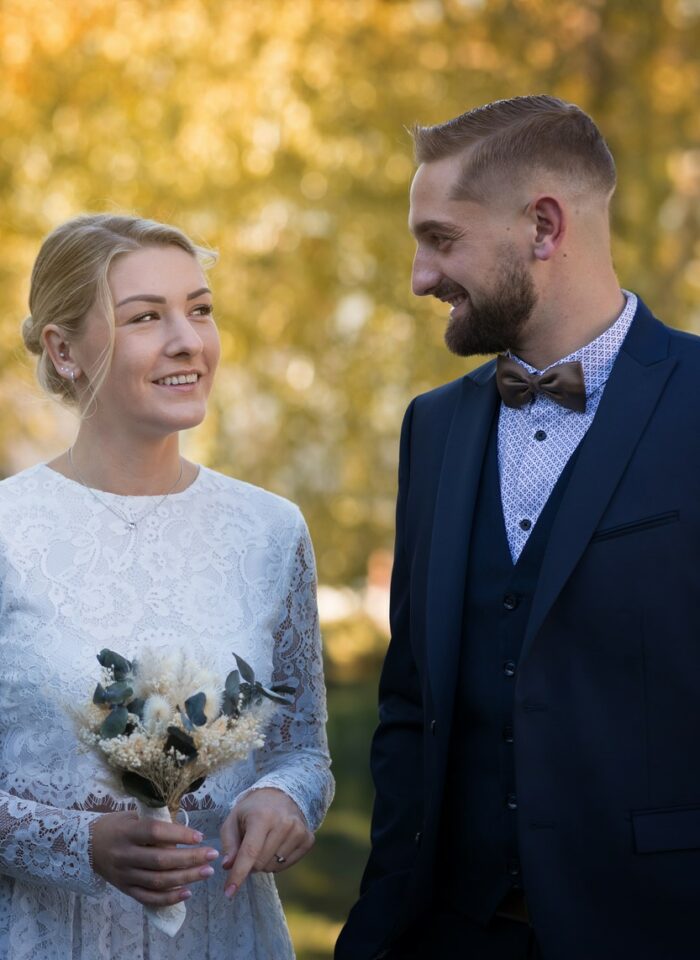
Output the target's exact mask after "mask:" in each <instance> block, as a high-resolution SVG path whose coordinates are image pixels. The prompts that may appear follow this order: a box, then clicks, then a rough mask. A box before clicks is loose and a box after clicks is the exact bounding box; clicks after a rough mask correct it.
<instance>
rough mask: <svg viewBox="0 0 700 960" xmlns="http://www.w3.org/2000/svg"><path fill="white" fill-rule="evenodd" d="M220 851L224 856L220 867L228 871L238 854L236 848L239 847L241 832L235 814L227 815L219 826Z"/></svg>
mask: <svg viewBox="0 0 700 960" xmlns="http://www.w3.org/2000/svg"><path fill="white" fill-rule="evenodd" d="M220 834H221V850H222V852H223V854H224V859H223V860H222V861H221V866H222V867H223V868H224V870H228V869H230V867H231V864H232V863H233V858H234V857H235V856H236V854H237V853H238V848H239V847H240V845H241V831H240V829H239V826H238V817H237V816H236V814H235V813H233V812H232V813H229V815H228V816H227V817H226V819H225V820H224V822H223V823H222V825H221V831H220Z"/></svg>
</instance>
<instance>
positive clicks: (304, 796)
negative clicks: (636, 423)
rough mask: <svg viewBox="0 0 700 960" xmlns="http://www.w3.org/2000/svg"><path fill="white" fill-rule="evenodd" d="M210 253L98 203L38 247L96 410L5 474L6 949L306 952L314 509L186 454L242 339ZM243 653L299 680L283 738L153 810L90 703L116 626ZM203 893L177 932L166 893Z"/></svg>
mask: <svg viewBox="0 0 700 960" xmlns="http://www.w3.org/2000/svg"><path fill="white" fill-rule="evenodd" d="M210 259H211V255H210V254H209V253H208V251H205V250H203V249H202V248H199V247H196V246H195V245H194V244H193V243H192V242H191V241H190V240H189V239H188V238H187V237H186V236H185V235H184V234H182V233H181V232H180V231H179V230H177V229H175V228H173V227H169V226H166V225H164V224H160V223H155V222H152V221H147V220H141V219H138V218H135V217H126V216H111V215H90V216H88V215H85V216H81V217H77V218H75V219H73V220H71V221H69V222H68V223H65V224H63V225H62V226H60V227H58V228H57V229H56V230H54V232H53V233H51V234H50V235H49V236H48V238H47V239H46V240H45V242H44V244H43V246H42V248H41V251H40V253H39V256H38V258H37V261H36V263H35V265H34V270H33V273H32V282H31V293H30V309H31V316H29V317H28V318H27V319H26V320H25V322H24V326H23V335H24V340H25V343H26V345H27V347H28V349H29V350H30V351H31V352H32V353H34V354H36V355H38V357H39V360H38V378H39V381H40V382H41V384H42V386H43V387H44V388H45V389H46V390H48V391H49V392H50V393H51V394H53V395H55V396H58V397H59V398H60V399H61V400H62V401H64V402H65V403H67V404H70V405H72V406H74V407H75V408H77V411H78V412H79V415H80V426H79V430H78V434H77V437H76V439H75V441H74V443H73V445H72V446H71V447H70V449H69V450H67V451H66V452H65V453H63V454H61V455H60V456H59V457H57V458H56V459H55V460H53V461H51V462H50V463H42V464H39V465H37V466H34V467H32V468H30V469H28V470H25V471H23V472H22V473H19V474H17V475H16V476H14V477H11V478H9V479H7V480H5V481H3V482H2V483H0V956H1V957H4V958H8V960H19V958H25V957H26V958H32V960H78V958H80V960H107V958H110V960H122V958H123V960H140V958H141V960H146V958H148V960H166V958H167V960H171V958H185V957H187V958H190V957H192V956H197V957H201V958H211V960H223V958H224V957H226V958H233V960H285V958H291V957H293V956H294V953H293V949H292V945H291V942H290V940H289V934H288V932H287V928H286V925H285V921H284V916H283V914H282V909H281V906H280V902H279V898H278V896H277V891H276V888H275V884H274V877H273V874H275V873H277V872H279V871H280V870H284V869H287V868H288V867H290V866H293V865H294V864H295V863H296V862H297V861H298V860H299V859H300V858H301V857H303V856H304V854H305V853H306V852H307V851H308V850H309V848H310V847H311V845H312V843H313V831H314V830H316V829H317V828H318V826H319V824H320V822H321V820H322V819H323V816H324V814H325V812H326V809H327V807H328V804H329V803H330V800H331V797H332V793H333V781H332V778H331V775H330V772H329V758H328V751H327V745H326V737H325V693H324V685H323V677H322V665H321V653H320V641H319V633H318V617H317V611H316V600H315V569H314V559H313V553H312V549H311V544H310V541H309V537H308V532H307V529H306V525H305V523H304V520H303V518H302V516H301V514H300V513H299V510H298V509H297V508H296V507H295V506H293V505H292V504H291V503H289V502H288V501H286V500H283V499H282V498H280V497H277V496H274V495H273V494H271V493H267V492H266V491H264V490H261V489H260V488H258V487H254V486H250V485H249V484H246V483H243V482H241V481H239V480H234V479H231V478H229V477H226V476H223V475H221V474H218V473H215V472H213V471H211V470H208V469H206V468H205V467H202V466H197V465H196V464H194V463H191V462H189V461H187V460H185V459H184V458H183V457H182V456H181V454H180V452H179V446H178V433H179V431H180V430H184V429H188V428H190V427H193V426H195V425H196V424H198V423H200V422H201V420H202V419H203V417H204V414H205V408H206V401H207V396H208V394H209V391H210V389H211V386H212V380H213V377H214V372H215V370H216V366H217V361H218V359H219V338H218V334H217V329H216V325H215V322H214V316H213V307H212V294H211V291H210V289H209V287H208V284H207V279H206V276H205V273H204V270H203V268H204V266H205V265H206V264H207V263H208V260H210ZM145 646H148V647H151V648H155V649H159V648H160V649H163V648H172V647H173V646H180V647H182V648H184V649H185V650H186V651H187V653H188V655H190V656H192V657H194V658H200V659H202V660H203V661H205V662H207V663H209V664H212V665H213V666H214V667H215V669H217V670H218V671H219V672H220V675H221V676H222V677H225V676H226V674H227V673H228V672H229V671H230V670H231V669H232V665H233V660H232V652H233V651H235V652H236V653H237V654H239V655H240V656H242V657H243V658H244V659H246V660H247V661H248V662H249V663H250V664H251V666H252V667H253V668H254V670H255V673H256V675H257V676H259V677H260V679H262V680H263V681H265V680H267V681H269V682H283V683H285V684H289V685H290V686H293V687H294V690H295V695H294V703H293V705H292V706H290V707H281V708H279V711H278V712H277V713H276V714H275V715H274V718H273V720H272V723H271V727H270V729H269V731H268V736H267V740H266V743H265V746H264V748H262V749H261V750H259V751H257V752H256V753H255V754H253V755H252V756H251V757H250V758H249V760H248V761H246V762H244V763H240V764H238V765H235V766H233V767H232V768H230V769H225V770H224V771H223V772H221V773H219V774H216V775H214V776H212V777H210V778H208V780H207V782H206V783H205V784H204V786H202V787H201V788H200V789H199V790H198V791H197V792H196V793H194V794H191V795H190V796H188V797H187V798H186V800H187V801H188V803H187V808H188V814H189V826H185V825H184V824H170V823H162V822H157V821H152V820H140V819H138V817H137V815H136V814H135V813H134V812H133V803H132V802H131V801H130V798H129V797H127V796H125V795H115V793H114V791H113V789H111V788H110V786H109V784H108V782H107V781H106V779H105V778H104V774H103V773H102V772H101V770H100V769H98V767H97V766H96V763H95V761H94V760H93V757H92V755H91V754H87V753H83V752H80V751H79V750H78V747H77V743H76V739H75V733H74V731H73V728H72V721H71V719H70V713H69V710H68V709H67V707H68V705H69V704H70V703H76V702H82V701H85V700H86V699H89V698H90V696H91V691H92V688H93V687H94V683H95V677H96V675H97V674H96V671H97V669H98V666H97V661H96V660H95V655H96V654H97V653H98V652H99V651H100V649H101V648H103V647H110V648H113V649H118V650H119V651H120V652H122V653H123V654H124V655H126V656H128V657H129V658H131V657H132V655H133V656H135V657H138V653H139V650H140V649H142V648H143V647H145ZM183 900H186V901H187V919H186V920H185V923H184V925H183V927H182V929H181V930H180V932H179V934H178V935H177V936H176V937H175V939H174V940H170V939H168V938H167V937H166V936H165V935H164V934H162V933H160V932H158V931H157V930H155V929H154V928H153V927H152V926H151V925H149V924H148V923H147V922H146V921H145V920H144V913H143V908H142V905H148V906H164V905H169V904H173V903H177V902H179V901H183Z"/></svg>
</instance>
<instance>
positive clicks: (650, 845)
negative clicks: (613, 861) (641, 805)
mask: <svg viewBox="0 0 700 960" xmlns="http://www.w3.org/2000/svg"><path fill="white" fill-rule="evenodd" d="M632 830H633V833H634V848H635V851H636V852H637V853H660V852H663V851H671V850H700V807H669V808H666V809H663V810H637V811H634V810H633V811H632Z"/></svg>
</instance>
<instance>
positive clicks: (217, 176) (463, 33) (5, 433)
mask: <svg viewBox="0 0 700 960" xmlns="http://www.w3.org/2000/svg"><path fill="white" fill-rule="evenodd" d="M698 50H700V0H619V2H615V0H607V2H606V0H582V2H576V0H556V2H546V0H0V58H1V62H2V79H1V80H0V134H1V135H0V247H1V249H0V254H1V255H0V293H1V296H2V310H0V330H1V332H2V341H1V346H0V475H7V474H10V473H13V472H15V471H17V470H19V469H22V468H23V467H25V466H28V465H30V464H32V463H34V462H36V461H38V460H40V459H46V458H49V457H50V456H52V455H53V454H55V453H57V452H58V451H59V450H61V449H64V448H65V446H66V445H67V444H68V443H69V442H70V440H71V438H72V435H73V433H74V430H75V421H74V420H73V419H72V417H71V415H69V414H67V413H65V412H63V411H62V410H61V409H60V408H58V407H57V406H56V405H55V404H54V403H52V402H51V401H48V400H46V399H44V398H43V397H42V396H41V395H40V394H39V393H38V391H37V390H36V389H35V387H34V386H33V379H32V377H33V370H32V364H31V363H30V362H29V361H28V360H27V359H25V357H24V354H23V350H22V348H21V344H20V340H19V336H18V328H19V324H20V322H21V320H22V318H23V316H24V314H25V312H26V299H27V290H28V277H29V273H30V269H31V264H32V261H33V258H34V256H35V254H36V252H37V249H38V246H39V243H40V241H41V238H42V237H43V236H44V235H45V234H46V233H47V232H48V231H49V230H50V229H52V228H53V227H54V226H55V225H56V224H58V223H59V222H61V221H62V220H64V219H66V218H68V217H70V216H72V215H74V214H76V213H78V212H80V211H83V210H91V211H97V210H107V211H115V212H137V213H139V214H141V215H144V216H147V217H153V218H156V219H161V220H165V221H170V222H172V223H175V224H177V225H179V226H180V227H182V228H184V230H185V231H187V232H188V233H190V234H191V235H192V236H193V237H194V239H195V240H197V241H200V242H202V243H205V244H208V245H211V246H213V247H215V248H217V249H218V251H219V253H220V261H219V264H218V265H217V267H216V268H215V270H214V271H213V273H212V276H211V282H212V286H213V288H214V293H215V303H216V307H217V318H218V322H219V324H220V328H221V334H222V340H223V364H222V367H221V370H220V373H219V375H218V383H217V386H216V389H215V393H214V395H213V398H212V403H211V410H210V414H209V417H208V419H207V420H206V422H205V424H204V425H203V426H202V427H201V428H199V429H198V430H197V431H194V432H193V433H192V434H191V435H189V436H188V437H187V438H186V448H187V452H188V454H189V455H190V456H192V457H194V458H196V459H198V460H199V461H200V462H203V463H205V464H207V465H209V466H212V467H214V468H216V469H219V470H222V471H224V472H226V473H231V474H234V475H236V476H239V477H241V478H243V479H245V480H248V481H251V482H253V483H259V484H261V485H263V486H265V487H267V488H269V489H271V490H274V491H275V492H277V493H280V494H283V495H285V496H287V497H290V498H291V499H293V500H295V501H297V502H298V503H299V504H300V505H301V507H302V509H303V510H304V513H305V515H306V517H307V520H308V522H309V526H310V528H311V532H312V536H313V539H314V543H315V546H316V551H317V560H318V568H319V578H320V590H319V599H320V608H321V616H322V620H323V626H324V638H325V649H326V665H327V671H328V680H329V708H330V717H331V721H330V729H329V733H330V740H331V747H332V751H333V753H334V757H335V773H336V777H337V781H338V793H337V799H336V802H335V805H334V807H333V808H332V810H331V812H330V814H329V816H328V819H327V821H326V824H325V825H324V827H323V829H322V830H321V832H320V835H319V839H318V843H317V846H316V848H315V849H314V851H313V852H312V854H310V855H309V857H307V858H306V860H305V861H304V862H303V863H302V864H300V865H299V867H297V868H296V869H295V870H292V871H290V872H289V873H288V874H285V875H283V877H282V879H281V883H280V886H281V890H282V896H283V899H284V902H285V906H286V909H287V913H288V916H289V920H290V925H291V927H292V932H293V937H294V940H295V943H296V945H297V950H298V955H299V958H300V960H322V958H328V957H329V956H330V952H331V948H332V944H333V941H334V938H335V935H336V933H337V931H338V929H339V926H340V923H341V921H342V919H343V917H344V916H345V914H346V912H347V910H348V908H349V906H350V904H351V902H352V900H353V898H354V896H355V893H356V888H357V884H358V882H359V877H360V873H361V869H362V864H363V862H364V858H365V855H366V851H367V835H368V812H369V807H370V803H371V787H370V782H369V776H368V773H367V748H368V742H369V738H370V735H371V731H372V729H373V726H374V722H375V686H376V676H377V671H378V665H379V664H380V662H381V657H382V655H383V652H384V649H385V647H386V642H387V626H386V621H387V604H388V578H389V573H390V567H391V547H392V539H393V530H392V524H393V510H394V496H395V469H396V459H397V440H398V431H399V428H400V422H401V417H402V414H403V410H404V408H405V406H406V404H407V403H408V401H409V400H410V399H411V397H412V396H414V395H415V394H416V393H418V392H421V391H423V390H426V389H429V388H430V387H432V386H435V385H437V384H439V383H441V382H444V381H445V380H448V379H451V378H454V377H457V376H461V375H462V374H463V373H464V372H465V371H466V370H467V369H468V367H469V364H468V363H465V362H464V361H460V360H457V359H456V358H454V357H452V356H450V355H449V354H448V353H447V351H446V349H445V348H444V347H443V345H442V332H443V327H444V321H445V319H446V316H445V315H446V309H445V308H444V307H443V306H442V305H440V304H437V303H427V302H423V301H418V300H415V299H413V298H412V297H411V294H410V290H409V273H410V263H411V257H412V253H413V244H412V241H411V239H410V237H409V235H408V232H407V230H406V217H407V190H408V186H409V183H410V178H411V174H412V170H413V163H412V156H411V140H410V136H409V135H408V133H407V132H406V128H407V127H410V126H411V125H412V124H413V123H414V122H416V121H418V122H421V123H435V122H438V121H441V120H445V119H448V118H449V117H452V116H454V115H456V114H458V113H461V112H462V111H464V110H466V109H469V108H470V107H473V106H476V105H478V104H480V103H484V102H486V101H488V100H492V99H497V98H501V97H509V96H513V95H517V94H523V93H540V92H548V93H553V94H556V95H558V96H561V97H564V98H565V99H569V100H573V101H575V102H577V103H578V104H580V105H581V106H582V107H583V108H584V109H586V110H588V111H589V112H590V113H592V115H593V117H594V118H595V119H596V121H597V122H598V123H599V125H600V126H601V128H602V130H603V132H604V134H605V135H606V137H607V139H608V142H609V144H610V146H611V149H612V151H613V154H614V155H615V157H616V159H617V162H618V170H619V180H620V185H619V188H618V193H617V197H616V200H615V203H614V208H613V228H614V252H615V259H616V265H617V268H618V272H619V275H620V279H621V283H622V284H623V285H624V286H627V287H629V288H631V289H633V290H635V291H637V292H638V293H640V294H641V295H642V296H643V297H644V298H645V299H646V300H647V302H649V303H650V304H651V306H652V307H653V308H654V310H655V312H656V313H657V315H659V316H660V317H661V318H662V319H664V320H665V321H666V322H668V323H670V324H672V325H674V326H677V327H682V328H685V329H687V330H692V331H695V332H700V233H699V231H698V222H699V219H700V110H699V109H698V103H699V102H700V62H699V61H698Z"/></svg>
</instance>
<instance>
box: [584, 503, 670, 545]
mask: <svg viewBox="0 0 700 960" xmlns="http://www.w3.org/2000/svg"><path fill="white" fill-rule="evenodd" d="M680 516H681V513H680V510H669V511H668V512H667V513H656V514H654V516H653V517H644V518H643V519H642V520H633V521H632V522H631V523H618V524H617V525H616V526H614V527H604V528H603V529H602V530H596V532H595V533H594V534H593V536H592V537H591V543H595V542H596V541H598V540H612V539H613V537H625V536H627V534H628V533H637V532H639V531H640V530H652V529H653V528H654V527H664V526H666V524H667V523H676V522H677V521H678V520H680Z"/></svg>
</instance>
